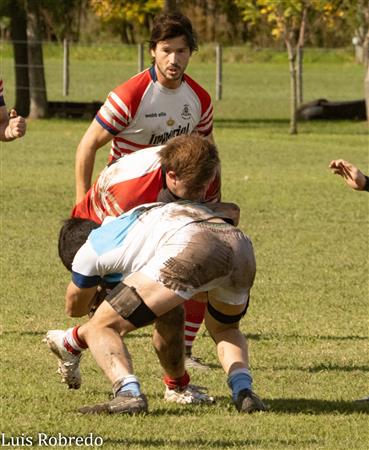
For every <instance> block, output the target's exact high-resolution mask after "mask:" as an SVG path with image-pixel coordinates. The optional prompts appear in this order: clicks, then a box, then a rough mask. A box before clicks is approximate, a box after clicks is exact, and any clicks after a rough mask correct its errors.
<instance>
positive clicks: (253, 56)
mask: <svg viewBox="0 0 369 450" xmlns="http://www.w3.org/2000/svg"><path fill="white" fill-rule="evenodd" d="M42 44H43V59H44V70H45V79H46V89H47V97H48V100H50V101H74V102H97V101H100V102H102V101H104V100H105V98H106V96H107V94H108V93H109V92H110V91H111V90H112V89H113V88H114V87H116V86H118V85H119V84H121V83H122V82H124V81H125V80H127V79H128V78H130V77H131V76H133V75H135V74H136V73H137V72H138V71H141V70H142V69H143V68H145V67H149V66H150V64H151V57H150V54H149V51H148V47H147V45H146V44H139V45H134V46H129V45H122V44H119V43H104V44H76V43H70V42H63V43H50V42H43V43H42ZM17 45H18V46H22V45H26V43H25V42H21V41H18V42H17ZM0 53H1V56H0V75H1V76H2V77H3V79H4V84H5V96H6V101H7V104H9V105H11V104H12V103H13V102H14V98H15V76H14V73H15V63H14V54H13V45H12V43H11V42H9V41H0ZM18 67H20V68H21V67H22V68H25V67H27V65H25V64H19V65H18ZM34 67H35V68H40V67H42V66H40V65H35V66H34ZM186 72H187V73H188V74H189V75H190V76H191V77H193V78H194V79H195V80H196V81H197V82H199V83H200V84H201V85H202V86H203V87H204V88H205V89H206V90H208V92H209V93H210V94H211V96H212V98H213V100H214V102H215V104H216V108H217V109H218V112H220V114H221V115H222V117H232V116H238V115H239V116H242V117H254V116H258V117H259V116H263V117H266V116H267V117H271V118H273V117H288V115H289V92H290V85H289V83H290V78H289V69H288V60H287V54H286V52H285V51H284V50H283V49H252V48H250V47H248V46H246V45H245V46H238V47H237V46H233V47H220V46H219V45H217V44H213V45H204V46H201V47H200V50H199V51H198V52H196V53H194V54H193V56H192V57H191V60H190V64H189V67H188V68H187V71H186ZM363 79H364V67H363V66H362V65H360V64H357V63H356V62H355V51H354V48H353V47H350V48H345V49H305V51H304V101H309V100H313V99H316V98H328V99H332V100H351V99H358V98H362V97H363ZM18 89H20V90H25V89H28V87H27V86H18Z"/></svg>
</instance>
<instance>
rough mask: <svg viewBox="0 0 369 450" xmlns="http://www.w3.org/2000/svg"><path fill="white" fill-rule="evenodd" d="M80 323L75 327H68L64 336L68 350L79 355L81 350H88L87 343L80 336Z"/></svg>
mask: <svg viewBox="0 0 369 450" xmlns="http://www.w3.org/2000/svg"><path fill="white" fill-rule="evenodd" d="M78 328H79V325H77V326H76V327H73V328H68V330H67V331H66V332H65V336H64V343H63V344H64V347H65V348H66V349H67V350H68V352H70V353H73V354H74V355H78V354H79V353H81V351H83V350H86V348H87V345H86V343H85V342H83V341H82V340H81V338H80V337H79V336H78Z"/></svg>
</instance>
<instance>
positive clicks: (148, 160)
mask: <svg viewBox="0 0 369 450" xmlns="http://www.w3.org/2000/svg"><path fill="white" fill-rule="evenodd" d="M162 148H163V146H158V147H154V148H147V149H144V150H140V151H139V152H136V153H132V154H131V155H127V156H125V157H124V158H120V159H119V160H118V161H116V162H114V163H113V164H111V165H110V166H107V167H106V168H105V169H104V170H103V171H102V172H101V174H100V175H99V177H98V179H97V180H96V181H95V183H94V184H93V185H92V186H91V188H90V190H89V191H88V192H87V194H86V195H85V197H84V199H83V200H82V201H81V202H80V203H78V204H77V205H76V206H75V207H74V208H73V211H72V214H71V215H72V217H80V218H81V219H89V220H93V221H95V222H97V223H101V222H102V221H103V220H104V219H105V217H106V216H119V215H121V214H122V213H124V212H126V211H128V210H130V209H132V208H134V207H136V206H139V205H142V204H144V203H152V202H156V201H157V199H158V195H159V193H160V191H161V189H162V188H163V187H164V182H165V180H164V176H165V175H164V174H163V171H162V167H161V163H160V155H159V151H160V150H161V149H162ZM219 199H220V175H218V176H216V177H215V179H214V181H213V182H212V184H211V186H210V187H209V189H208V191H207V194H206V200H207V201H209V202H210V201H218V200H219Z"/></svg>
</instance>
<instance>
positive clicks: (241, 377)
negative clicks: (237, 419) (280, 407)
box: [205, 300, 267, 413]
mask: <svg viewBox="0 0 369 450" xmlns="http://www.w3.org/2000/svg"><path fill="white" fill-rule="evenodd" d="M211 306H213V307H214V309H215V310H216V314H217V315H218V316H219V317H218V318H217V319H215V318H214V315H212V314H210V313H209V309H208V311H207V312H206V315H205V324H206V327H207V329H208V330H209V333H210V334H211V336H212V338H213V339H214V341H215V343H216V346H217V352H218V358H219V361H220V363H221V364H222V367H223V369H224V371H225V373H226V374H227V375H228V385H229V387H230V388H231V390H232V398H233V402H234V404H235V406H236V408H237V410H238V411H240V412H245V413H250V412H254V411H264V410H266V409H267V408H266V406H265V405H264V403H263V402H262V401H261V400H260V398H259V397H258V396H257V395H256V394H255V393H254V392H253V391H252V376H251V373H250V370H249V356H248V346H247V340H246V338H245V336H244V335H243V333H242V332H241V331H240V330H239V320H236V321H234V322H233V323H225V322H226V320H224V321H223V318H227V319H228V320H230V318H231V317H237V315H239V314H242V312H243V310H244V309H245V305H225V304H224V303H221V302H217V301H213V300H212V301H211ZM222 315H223V317H222Z"/></svg>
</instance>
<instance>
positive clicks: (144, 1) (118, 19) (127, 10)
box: [89, 0, 164, 44]
mask: <svg viewBox="0 0 369 450" xmlns="http://www.w3.org/2000/svg"><path fill="white" fill-rule="evenodd" d="M89 5H90V7H91V8H92V10H93V12H94V13H95V14H96V15H97V16H98V17H99V18H100V19H101V21H102V22H103V23H104V24H106V25H108V26H111V27H112V29H114V30H116V31H118V30H119V32H120V35H121V38H122V40H123V41H125V42H127V43H131V44H133V43H135V42H136V41H137V38H138V39H143V38H144V37H147V35H148V33H149V28H150V25H151V21H152V19H153V17H154V16H155V14H157V13H158V12H160V11H161V10H162V9H163V7H164V1H163V0H137V1H134V2H132V1H130V0H89Z"/></svg>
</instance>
